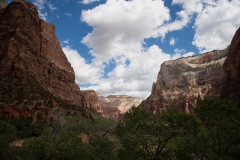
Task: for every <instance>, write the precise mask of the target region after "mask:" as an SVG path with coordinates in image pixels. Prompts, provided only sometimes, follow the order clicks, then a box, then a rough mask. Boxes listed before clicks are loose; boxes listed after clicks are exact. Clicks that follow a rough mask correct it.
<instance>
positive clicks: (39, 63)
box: [0, 0, 98, 112]
mask: <svg viewBox="0 0 240 160" xmlns="http://www.w3.org/2000/svg"><path fill="white" fill-rule="evenodd" d="M0 22H1V23H0V76H1V77H2V78H3V80H4V77H8V76H11V77H14V78H15V79H17V80H21V81H23V82H22V83H21V84H23V86H22V88H20V90H22V91H25V90H26V88H30V86H28V87H26V86H27V83H25V82H31V83H32V82H33V83H34V84H38V85H40V86H41V87H42V88H43V89H44V90H45V91H47V92H49V93H50V94H52V95H53V96H55V97H57V98H59V99H61V100H65V101H67V102H69V103H71V104H74V105H78V106H81V107H87V108H93V109H95V108H97V100H98V97H97V94H96V93H95V92H91V91H84V92H81V91H80V88H79V86H78V85H76V83H75V74H74V71H73V68H72V67H71V65H70V63H69V62H68V60H67V58H66V56H65V54H64V53H63V51H62V48H61V45H60V42H59V41H58V39H57V37H56V35H55V26H54V25H52V24H49V23H47V22H45V21H44V20H42V19H40V18H39V15H38V11H37V9H36V7H35V6H34V5H33V4H32V3H30V2H26V1H24V0H14V1H13V2H12V3H10V4H9V5H7V6H6V5H5V3H4V4H2V2H1V8H0ZM5 80H6V79H5ZM24 81H25V82H24ZM3 84H4V83H3ZM5 84H6V83H5ZM14 84H15V83H14ZM11 87H12V88H14V87H17V86H11ZM3 92H4V91H2V92H1V94H3ZM11 92H13V94H17V93H15V91H11ZM94 93H95V95H94ZM31 94H34V93H32V92H31ZM38 95H39V94H38ZM29 96H30V95H29ZM0 98H4V97H3V96H2V95H1V96H0ZM13 98H14V97H13ZM21 102H26V101H24V100H23V101H21ZM15 103H16V102H12V105H14V104H15ZM19 105H20V104H18V106H19ZM1 106H2V108H6V107H3V106H4V104H3V103H1ZM10 106H11V105H10ZM15 107H16V106H15ZM12 108H14V107H12ZM19 108H22V106H21V107H19ZM5 111H6V110H5ZM5 111H2V112H5ZM6 112H7V111H6Z"/></svg>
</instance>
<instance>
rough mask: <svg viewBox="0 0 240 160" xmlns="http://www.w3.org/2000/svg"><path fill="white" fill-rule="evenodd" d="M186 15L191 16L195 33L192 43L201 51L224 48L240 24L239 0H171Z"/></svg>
mask: <svg viewBox="0 0 240 160" xmlns="http://www.w3.org/2000/svg"><path fill="white" fill-rule="evenodd" d="M172 4H173V5H176V4H180V5H181V6H182V7H183V10H182V11H183V12H185V13H187V14H188V17H191V18H192V17H193V16H192V15H194V14H196V19H195V20H194V29H195V35H194V39H193V42H192V44H193V45H195V46H196V47H197V48H198V49H199V50H200V51H201V52H206V51H210V50H215V49H224V48H226V47H227V46H228V45H229V44H230V41H231V38H232V37H233V35H234V33H235V31H236V30H237V28H238V27H239V24H240V19H239V17H240V12H239V10H240V1H239V0H231V1H229V0H218V1H216V0H173V1H172Z"/></svg>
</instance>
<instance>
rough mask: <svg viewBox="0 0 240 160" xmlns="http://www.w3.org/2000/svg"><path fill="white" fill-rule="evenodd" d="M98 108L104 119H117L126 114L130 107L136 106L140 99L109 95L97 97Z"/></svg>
mask: <svg viewBox="0 0 240 160" xmlns="http://www.w3.org/2000/svg"><path fill="white" fill-rule="evenodd" d="M98 99H99V106H100V108H101V113H102V114H103V115H105V116H106V117H115V118H119V116H120V117H121V115H123V114H124V113H126V112H127V111H128V110H129V109H130V108H131V107H132V106H138V105H139V104H140V103H141V102H142V99H140V98H135V97H131V96H127V95H110V96H108V97H103V96H101V95H99V97H98Z"/></svg>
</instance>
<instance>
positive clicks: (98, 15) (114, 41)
mask: <svg viewBox="0 0 240 160" xmlns="http://www.w3.org/2000/svg"><path fill="white" fill-rule="evenodd" d="M169 19H170V15H169V10H168V8H166V7H165V6H164V3H163V2H162V1H161V0H156V1H152V0H132V1H125V0H108V1H107V2H106V3H105V4H102V5H100V6H97V7H95V8H93V9H92V10H85V11H83V12H82V17H81V20H82V21H84V22H86V23H87V24H88V25H90V26H92V27H94V30H93V32H92V33H89V34H88V35H87V36H85V37H84V38H83V40H82V43H84V44H86V45H88V46H89V48H92V50H91V54H92V55H93V56H95V57H96V58H98V59H101V60H103V61H107V60H109V59H111V58H112V57H114V56H118V55H120V56H121V55H125V54H128V53H127V52H132V51H133V52H134V50H135V48H139V47H141V43H142V42H143V40H144V38H149V37H152V36H153V35H154V34H156V33H155V29H156V28H158V27H159V26H161V25H163V24H164V22H165V21H168V20H169ZM125 49H127V52H126V50H125Z"/></svg>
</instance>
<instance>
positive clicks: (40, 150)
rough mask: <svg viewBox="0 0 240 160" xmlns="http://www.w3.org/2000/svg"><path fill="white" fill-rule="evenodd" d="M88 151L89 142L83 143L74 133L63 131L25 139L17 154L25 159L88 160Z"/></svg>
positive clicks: (89, 150)
mask: <svg viewBox="0 0 240 160" xmlns="http://www.w3.org/2000/svg"><path fill="white" fill-rule="evenodd" d="M90 152H91V148H90V146H89V144H86V143H83V142H82V141H81V138H79V137H78V136H77V135H76V134H74V133H63V134H59V135H47V136H40V137H37V138H32V139H29V140H26V141H25V142H24V143H23V146H22V148H21V151H20V155H19V156H20V157H21V158H22V159H26V160H47V159H52V160H59V159H65V160H75V159H84V160H88V159H90V157H91V154H90Z"/></svg>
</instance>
